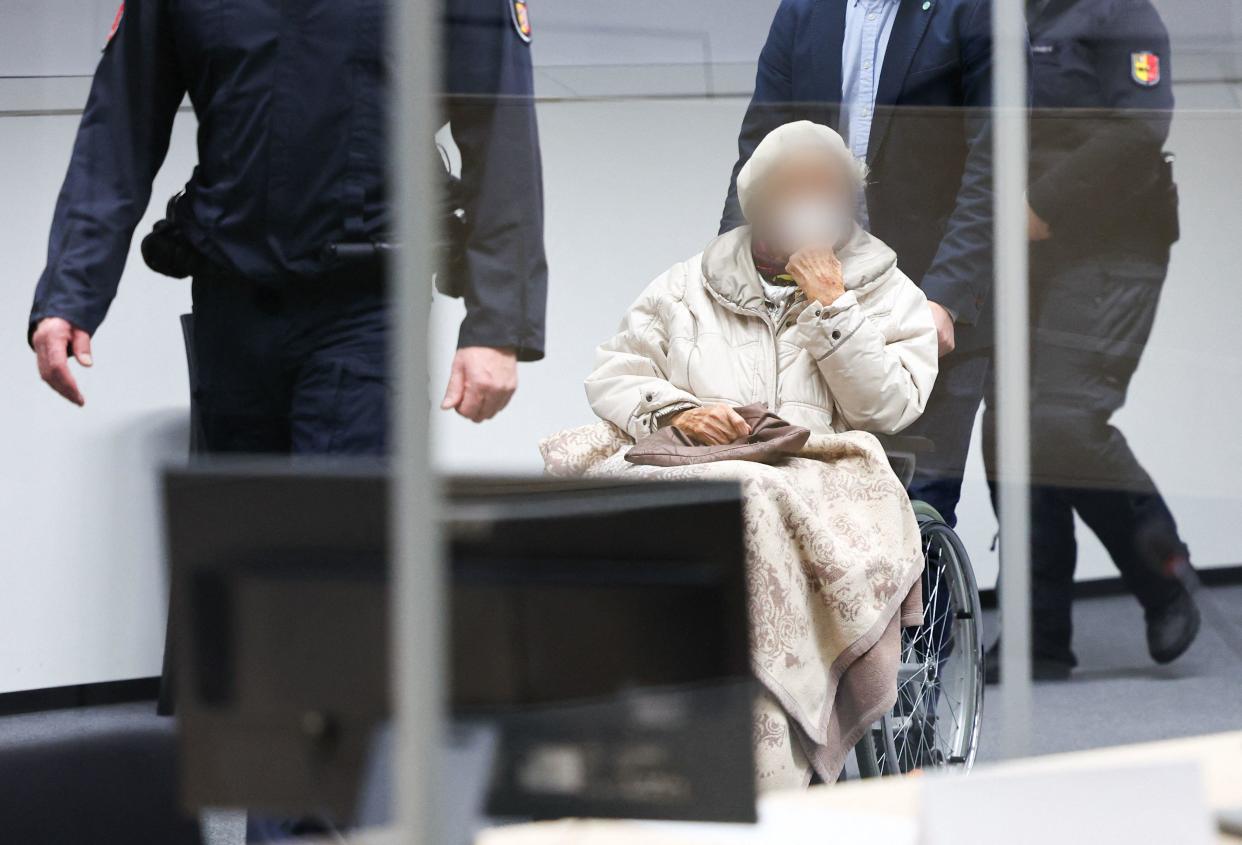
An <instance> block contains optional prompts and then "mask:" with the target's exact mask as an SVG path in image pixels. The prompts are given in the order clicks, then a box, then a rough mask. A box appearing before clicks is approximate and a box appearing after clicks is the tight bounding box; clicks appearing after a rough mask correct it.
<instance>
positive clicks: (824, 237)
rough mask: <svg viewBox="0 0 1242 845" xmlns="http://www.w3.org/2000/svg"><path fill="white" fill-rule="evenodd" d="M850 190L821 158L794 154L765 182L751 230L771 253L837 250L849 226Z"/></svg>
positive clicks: (839, 170) (835, 165)
mask: <svg viewBox="0 0 1242 845" xmlns="http://www.w3.org/2000/svg"><path fill="white" fill-rule="evenodd" d="M853 208H854V196H853V184H852V182H851V181H850V178H849V176H848V174H847V173H846V172H845V169H844V168H843V167H841V166H840V163H839V162H837V161H836V160H834V159H831V158H828V157H826V156H825V155H824V154H822V153H809V152H808V153H792V154H790V155H789V156H788V157H786V159H785V160H784V161H782V162H780V163H779V164H778V165H777V166H776V167H774V168H773V169H772V170H771V171H770V172H769V173H768V174H767V176H766V177H765V179H764V182H763V191H762V193H761V194H760V196H759V202H758V203H757V205H756V207H755V210H754V212H753V213H752V218H753V219H752V220H751V221H750V222H751V224H752V225H753V226H754V228H755V232H756V233H757V236H758V237H760V238H762V239H763V240H764V242H765V243H767V244H769V245H770V246H771V247H772V248H773V249H776V250H778V251H780V252H782V253H785V254H788V255H792V254H793V253H795V252H797V251H798V250H800V249H804V248H806V247H823V248H835V247H837V246H838V245H839V244H840V243H841V242H842V241H843V240H844V239H845V238H846V237H848V235H849V232H850V229H851V228H852V225H853Z"/></svg>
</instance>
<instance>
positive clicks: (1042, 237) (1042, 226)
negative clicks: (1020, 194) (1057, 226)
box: [1026, 205, 1052, 241]
mask: <svg viewBox="0 0 1242 845" xmlns="http://www.w3.org/2000/svg"><path fill="white" fill-rule="evenodd" d="M1051 237H1052V229H1051V228H1050V227H1049V226H1048V224H1047V223H1045V222H1044V218H1042V217H1040V216H1039V215H1038V214H1036V213H1035V209H1033V208H1031V207H1030V205H1027V207H1026V238H1027V240H1029V241H1046V240H1048V239H1049V238H1051Z"/></svg>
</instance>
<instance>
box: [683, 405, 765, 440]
mask: <svg viewBox="0 0 1242 845" xmlns="http://www.w3.org/2000/svg"><path fill="white" fill-rule="evenodd" d="M671 424H672V425H675V426H677V427H678V428H679V429H681V431H682V432H683V433H684V434H685V435H686V436H687V437H689V438H690V439H691V440H693V441H694V442H695V443H698V444H699V445H700V446H723V445H724V444H725V443H732V442H733V441H734V440H737V439H738V438H739V437H748V436H750V426H749V425H747V424H746V420H744V419H742V416H741V414H739V413H738V412H737V411H735V410H733V409H732V408H730V407H729V406H728V405H709V406H707V407H706V408H691V409H690V410H688V411H682V412H681V413H680V414H678V415H677V416H675V417H673V419H672V421H671Z"/></svg>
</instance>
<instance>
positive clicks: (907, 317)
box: [586, 227, 937, 439]
mask: <svg viewBox="0 0 1242 845" xmlns="http://www.w3.org/2000/svg"><path fill="white" fill-rule="evenodd" d="M838 257H839V258H840V259H841V264H842V268H843V275H844V282H845V290H846V292H845V293H844V294H843V295H842V296H841V297H839V298H838V299H837V301H836V302H834V303H832V305H830V306H828V307H826V308H822V307H820V305H819V304H818V303H809V302H808V301H807V300H806V298H805V297H804V296H802V294H801V293H800V292H799V294H798V298H797V299H796V300H795V302H794V304H793V306H792V307H791V308H789V310H788V311H787V312H786V314H785V315H784V317H783V318H782V319H781V321H780V323H779V324H777V323H776V322H774V319H773V317H772V316H771V315H770V314H769V311H768V308H767V305H766V303H765V300H764V295H763V285H762V282H761V280H760V278H759V273H758V271H757V270H756V269H755V264H754V260H753V259H752V257H751V252H750V229H749V227H742V228H739V229H735V230H733V231H732V232H729V233H727V234H724V235H721V236H720V237H718V238H716V239H715V240H714V241H712V242H711V243H710V244H709V245H708V247H707V249H706V250H704V251H703V253H702V254H701V255H697V256H695V257H694V258H691V259H690V260H689V261H685V262H682V263H680V264H676V265H674V266H673V267H672V268H671V269H669V270H668V271H667V272H666V273H664V274H663V275H662V276H660V277H659V278H658V279H656V280H655V281H654V282H652V283H651V285H650V286H649V287H648V288H647V289H646V290H645V291H643V294H642V296H640V297H639V299H638V301H637V302H636V303H634V305H633V306H632V307H631V308H630V311H629V313H628V314H627V315H626V316H625V319H624V320H623V321H622V323H621V328H620V330H619V331H618V333H617V334H616V336H615V337H613V338H612V339H611V340H609V341H608V342H607V343H605V344H603V345H602V346H600V347H599V349H598V351H597V353H596V360H595V371H594V372H592V373H591V375H590V376H589V377H588V378H587V380H586V391H587V399H588V400H589V401H590V403H591V407H592V409H594V411H595V413H596V414H598V415H599V416H600V417H602V418H603V419H605V420H609V421H610V422H612V423H613V424H615V425H617V426H619V427H621V428H623V429H625V430H626V431H627V432H629V434H630V436H632V437H634V438H635V439H637V438H639V437H642V436H643V435H645V434H647V433H649V432H651V431H654V430H655V429H656V428H658V427H659V425H660V422H661V419H662V418H665V417H667V416H669V415H671V413H673V412H675V411H677V410H680V409H683V408H686V407H690V406H697V405H713V404H727V405H734V406H736V405H745V404H748V403H751V402H766V403H767V404H768V407H769V408H771V409H773V410H774V411H775V412H776V413H777V414H778V415H779V416H781V417H783V418H784V419H786V420H788V421H789V422H791V423H795V424H797V425H802V426H805V427H807V428H809V429H810V430H811V431H812V432H816V433H826V432H832V431H846V430H850V429H862V430H864V431H872V432H877V433H889V434H891V433H895V432H897V431H900V430H901V429H903V428H905V427H906V426H908V425H909V424H910V423H912V422H914V420H916V419H918V417H919V415H920V414H922V413H923V408H924V407H925V406H926V404H927V397H928V394H930V393H931V389H932V385H933V384H934V383H935V381H936V370H937V359H936V330H935V326H934V324H933V323H932V317H931V312H930V310H929V309H928V307H927V300H926V298H925V297H924V296H923V292H922V291H920V290H919V289H918V287H916V286H915V285H914V283H913V282H911V281H910V279H909V278H908V277H907V276H906V275H905V274H904V273H902V272H901V271H900V270H899V269H897V259H896V255H895V254H894V253H893V251H892V250H891V249H889V248H888V246H886V245H885V244H884V243H883V242H882V241H880V240H879V239H878V238H875V237H873V236H872V235H870V234H868V233H866V232H865V231H863V230H862V229H858V230H857V231H856V232H855V234H854V235H853V236H852V237H851V239H850V241H849V243H848V244H846V246H845V247H843V248H842V249H841V250H840V251H839V253H838Z"/></svg>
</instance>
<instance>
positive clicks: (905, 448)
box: [875, 434, 936, 455]
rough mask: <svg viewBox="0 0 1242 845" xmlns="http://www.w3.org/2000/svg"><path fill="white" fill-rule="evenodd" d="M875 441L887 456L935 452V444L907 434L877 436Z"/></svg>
mask: <svg viewBox="0 0 1242 845" xmlns="http://www.w3.org/2000/svg"><path fill="white" fill-rule="evenodd" d="M875 439H876V440H879V441H880V445H881V446H883V447H884V451H885V452H886V453H888V454H893V453H894V452H895V453H898V454H901V455H917V454H920V453H921V452H934V451H936V444H935V443H934V442H932V440H931V439H930V438H927V437H918V436H915V435H912V434H910V435H907V434H877V435H876V436H875Z"/></svg>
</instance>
